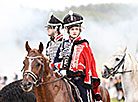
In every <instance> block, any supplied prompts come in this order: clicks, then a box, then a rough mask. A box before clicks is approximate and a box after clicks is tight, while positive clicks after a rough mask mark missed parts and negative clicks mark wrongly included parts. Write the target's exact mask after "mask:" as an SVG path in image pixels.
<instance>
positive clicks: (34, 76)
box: [22, 56, 73, 102]
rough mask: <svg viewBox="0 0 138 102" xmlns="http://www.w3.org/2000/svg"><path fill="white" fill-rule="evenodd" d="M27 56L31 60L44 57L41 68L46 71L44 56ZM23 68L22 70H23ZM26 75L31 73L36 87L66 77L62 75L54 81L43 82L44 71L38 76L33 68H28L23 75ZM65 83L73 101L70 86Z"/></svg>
mask: <svg viewBox="0 0 138 102" xmlns="http://www.w3.org/2000/svg"><path fill="white" fill-rule="evenodd" d="M26 58H28V59H31V60H34V59H40V60H41V59H42V61H41V62H42V63H41V68H42V69H43V72H44V64H43V57H42V56H36V57H29V56H26ZM23 69H24V68H23ZM23 69H22V70H23ZM24 75H29V76H31V77H32V78H33V80H34V84H35V86H36V87H38V86H39V85H46V84H50V83H53V82H56V81H59V80H62V79H63V78H66V76H62V77H60V78H57V79H55V80H52V81H49V82H43V83H41V81H40V80H41V78H42V76H43V73H41V74H40V77H38V76H37V75H36V74H35V73H33V72H32V71H31V70H26V71H25V72H24V73H23V76H24ZM63 81H64V82H65V80H64V79H63ZM65 85H66V88H67V92H68V94H69V97H70V99H71V102H73V99H72V97H71V93H70V92H69V88H68V86H67V83H66V82H65Z"/></svg>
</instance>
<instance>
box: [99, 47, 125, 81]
mask: <svg viewBox="0 0 138 102" xmlns="http://www.w3.org/2000/svg"><path fill="white" fill-rule="evenodd" d="M126 49H127V47H126V48H125V49H124V50H122V49H119V50H118V51H116V52H114V53H113V55H112V56H111V57H110V58H109V60H108V61H107V62H105V63H104V65H103V70H102V72H101V73H102V77H103V78H109V77H110V76H114V75H115V74H117V73H123V71H124V69H123V68H124V62H125V57H126Z"/></svg>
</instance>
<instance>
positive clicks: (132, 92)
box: [102, 47, 138, 102]
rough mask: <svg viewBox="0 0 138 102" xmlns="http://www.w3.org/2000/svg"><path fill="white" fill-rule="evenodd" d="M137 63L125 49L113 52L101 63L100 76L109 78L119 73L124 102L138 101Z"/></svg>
mask: <svg viewBox="0 0 138 102" xmlns="http://www.w3.org/2000/svg"><path fill="white" fill-rule="evenodd" d="M137 68H138V64H137V62H136V60H135V59H134V57H133V56H132V55H131V54H130V53H129V52H128V51H127V47H126V48H125V49H119V50H117V51H115V52H114V53H113V55H112V56H111V57H110V58H109V60H108V61H107V62H105V64H104V65H103V70H102V77H103V78H109V77H110V76H115V75H116V74H121V78H122V87H123V90H124V97H125V102H138V97H137V95H138V72H137V71H138V70H137Z"/></svg>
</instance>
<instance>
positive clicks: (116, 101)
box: [111, 98, 124, 102]
mask: <svg viewBox="0 0 138 102" xmlns="http://www.w3.org/2000/svg"><path fill="white" fill-rule="evenodd" d="M111 102H124V101H123V100H121V101H118V100H117V99H116V98H112V99H111Z"/></svg>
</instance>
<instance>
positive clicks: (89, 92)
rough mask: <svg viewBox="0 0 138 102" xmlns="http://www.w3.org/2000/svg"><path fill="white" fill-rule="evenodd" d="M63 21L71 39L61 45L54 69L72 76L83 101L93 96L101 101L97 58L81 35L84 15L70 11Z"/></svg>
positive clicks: (86, 101)
mask: <svg viewBox="0 0 138 102" xmlns="http://www.w3.org/2000/svg"><path fill="white" fill-rule="evenodd" d="M63 22H64V27H65V29H66V30H67V33H68V34H69V39H68V40H64V41H63V43H62V44H61V45H60V48H59V49H58V51H57V54H56V57H55V60H54V64H55V65H54V69H55V70H58V71H59V72H60V73H61V74H62V75H66V74H67V76H68V77H70V78H71V82H72V83H74V84H75V85H76V86H77V87H78V89H79V91H80V96H81V98H82V101H83V102H93V98H95V99H96V100H97V101H100V100H101V95H100V91H99V88H98V86H99V84H100V79H99V78H98V75H97V72H96V64H95V60H94V57H93V54H92V51H91V48H90V46H89V43H88V41H87V40H85V39H82V38H81V37H80V33H81V30H82V28H81V27H82V23H83V17H82V16H81V15H79V14H77V13H73V12H72V11H70V12H69V14H67V15H66V16H65V17H64V18H63ZM57 63H58V64H57ZM75 100H77V99H75Z"/></svg>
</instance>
